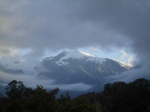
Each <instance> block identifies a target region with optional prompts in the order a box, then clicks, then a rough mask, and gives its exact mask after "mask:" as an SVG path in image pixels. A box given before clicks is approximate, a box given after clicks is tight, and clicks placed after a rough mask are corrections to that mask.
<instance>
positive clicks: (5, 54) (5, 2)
mask: <svg viewBox="0 0 150 112" xmlns="http://www.w3.org/2000/svg"><path fill="white" fill-rule="evenodd" d="M149 30H150V1H149V0H0V58H1V63H3V64H5V63H7V64H9V63H11V62H9V59H10V60H11V58H13V59H16V60H21V61H22V62H24V65H22V66H24V67H25V66H26V67H29V66H32V64H33V63H34V64H36V63H37V62H36V61H37V60H36V59H42V57H43V56H44V55H48V54H53V53H56V52H58V51H60V50H64V49H65V50H66V49H67V50H68V49H69V50H70V49H71V50H76V49H82V50H85V51H90V52H91V53H94V54H96V55H98V56H103V57H104V56H105V55H103V54H107V53H109V56H110V58H111V56H112V58H113V57H115V58H117V57H118V60H119V59H122V60H123V59H126V62H131V61H133V60H134V61H137V63H140V64H141V65H142V66H143V68H142V69H140V70H135V71H132V74H134V75H132V77H126V80H129V79H130V78H131V79H134V78H135V77H148V78H149V74H150V70H149V69H148V68H149V67H150V64H149V63H150V61H149V57H150V44H149V42H150V31H149ZM98 53H102V54H101V55H100V54H98ZM119 53H120V55H119ZM133 55H134V56H136V59H133V57H134V56H133ZM134 58H135V57H134ZM26 60H32V62H31V61H30V62H28V63H27V62H26ZM127 74H129V73H127Z"/></svg>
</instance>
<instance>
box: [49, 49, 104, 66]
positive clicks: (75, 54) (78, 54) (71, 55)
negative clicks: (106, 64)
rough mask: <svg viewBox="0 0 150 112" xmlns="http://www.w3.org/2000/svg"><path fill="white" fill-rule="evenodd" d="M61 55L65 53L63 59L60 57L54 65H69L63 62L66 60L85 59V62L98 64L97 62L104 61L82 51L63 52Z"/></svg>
mask: <svg viewBox="0 0 150 112" xmlns="http://www.w3.org/2000/svg"><path fill="white" fill-rule="evenodd" d="M63 53H65V55H64V56H63V57H61V58H60V59H59V60H58V61H56V64H58V65H67V64H69V63H68V62H66V61H65V60H67V59H85V58H87V61H94V62H97V63H99V62H100V63H102V62H103V61H105V59H102V58H97V57H95V56H94V55H92V54H89V53H86V52H83V51H72V52H63ZM51 59H52V58H51Z"/></svg>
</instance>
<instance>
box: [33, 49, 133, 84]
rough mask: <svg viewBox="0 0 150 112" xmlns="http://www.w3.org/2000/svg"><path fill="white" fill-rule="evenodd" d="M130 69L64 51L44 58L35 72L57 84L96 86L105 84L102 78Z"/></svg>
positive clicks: (104, 59)
mask: <svg viewBox="0 0 150 112" xmlns="http://www.w3.org/2000/svg"><path fill="white" fill-rule="evenodd" d="M130 68H131V67H130V66H127V65H125V64H123V63H121V62H118V61H115V60H112V59H107V58H98V57H95V56H93V55H91V54H88V53H85V52H81V51H73V52H66V51H64V52H62V53H60V54H58V55H56V56H54V57H48V58H45V59H44V60H43V62H42V67H36V70H38V75H37V76H39V77H42V78H51V79H54V80H55V81H56V83H59V84H72V83H85V84H91V85H97V84H100V83H104V82H105V80H104V77H106V76H110V75H117V74H121V73H122V72H124V71H127V70H129V69H130Z"/></svg>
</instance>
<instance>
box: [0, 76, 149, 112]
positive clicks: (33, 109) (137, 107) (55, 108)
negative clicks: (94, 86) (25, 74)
mask: <svg viewBox="0 0 150 112" xmlns="http://www.w3.org/2000/svg"><path fill="white" fill-rule="evenodd" d="M58 92H59V89H58V88H56V89H53V90H50V91H47V90H46V89H44V88H43V86H41V85H38V86H37V87H36V88H35V89H32V88H28V87H26V86H24V84H23V82H21V81H16V80H13V81H12V82H10V83H9V84H8V85H7V86H6V94H7V97H6V98H0V112H150V81H149V80H146V79H143V78H141V79H137V80H135V81H133V82H130V83H128V84H127V83H125V82H120V81H118V82H114V83H108V84H105V85H104V90H103V91H102V92H98V93H95V92H91V93H87V94H83V95H80V96H78V97H77V98H74V99H71V97H70V95H69V92H66V94H62V95H60V97H59V98H56V95H57V93H58Z"/></svg>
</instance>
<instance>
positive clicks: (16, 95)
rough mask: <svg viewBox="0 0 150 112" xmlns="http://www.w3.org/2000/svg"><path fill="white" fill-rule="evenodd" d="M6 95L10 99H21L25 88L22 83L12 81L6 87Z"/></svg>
mask: <svg viewBox="0 0 150 112" xmlns="http://www.w3.org/2000/svg"><path fill="white" fill-rule="evenodd" d="M5 89H6V95H7V96H8V97H9V98H10V99H13V100H15V99H20V98H22V95H23V92H24V91H25V89H26V87H25V86H24V84H23V82H21V81H16V80H13V81H12V82H10V83H9V84H8V85H7V86H6V87H5Z"/></svg>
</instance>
